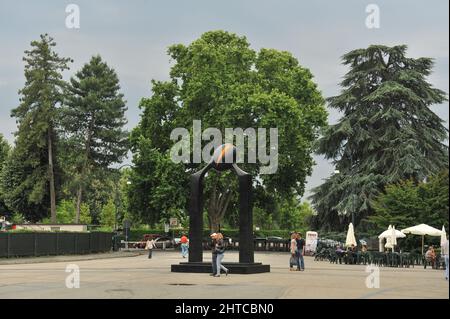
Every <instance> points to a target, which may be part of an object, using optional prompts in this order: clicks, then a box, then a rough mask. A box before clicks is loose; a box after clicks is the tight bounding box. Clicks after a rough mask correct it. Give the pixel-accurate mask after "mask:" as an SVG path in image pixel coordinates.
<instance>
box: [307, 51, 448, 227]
mask: <svg viewBox="0 0 450 319" xmlns="http://www.w3.org/2000/svg"><path fill="white" fill-rule="evenodd" d="M406 50H407V47H406V46H405V45H399V46H393V47H388V46H382V45H372V46H369V47H368V48H366V49H357V50H353V51H351V52H349V53H347V54H345V55H344V56H343V58H342V59H343V64H345V65H347V66H349V67H350V70H349V71H348V73H347V74H346V75H345V77H344V80H343V81H342V82H341V86H342V87H343V90H342V91H341V93H340V95H338V96H334V97H331V98H329V99H328V102H329V106H330V107H332V108H335V109H337V110H339V111H340V112H341V113H342V117H341V119H340V120H339V122H338V123H337V124H335V125H329V126H328V127H327V128H326V129H325V130H324V132H323V135H322V136H321V138H320V139H319V142H318V149H317V152H318V153H319V154H323V155H324V156H325V158H326V159H329V160H331V161H332V163H333V164H334V165H335V167H336V169H337V170H339V172H340V173H339V174H334V175H333V176H331V177H329V178H327V179H326V180H325V182H324V183H323V184H322V185H320V186H319V187H317V188H315V189H314V190H313V195H312V197H311V198H312V202H313V205H314V207H315V209H316V210H317V212H318V215H317V217H316V218H315V220H314V224H315V225H316V226H317V227H320V228H328V229H331V228H333V227H339V226H338V225H340V227H343V225H344V223H347V222H348V221H349V216H350V215H351V214H352V213H354V214H355V215H356V223H358V222H359V221H360V220H361V219H363V218H365V217H367V216H369V215H371V214H372V212H373V208H372V206H371V201H372V200H373V199H374V196H375V195H376V194H377V193H378V192H379V191H380V190H383V188H384V187H385V185H388V184H392V183H396V182H399V181H401V180H404V179H412V180H413V181H414V182H416V183H417V182H419V181H422V180H423V179H424V178H425V177H426V176H428V175H431V174H436V173H438V172H439V171H441V170H443V169H445V168H447V167H448V146H447V145H446V144H445V141H446V140H447V137H448V130H447V129H446V128H445V126H444V125H443V120H442V119H441V118H439V117H438V116H437V115H436V114H435V113H434V112H433V111H431V110H430V106H431V105H434V104H440V103H442V102H444V101H445V100H446V94H445V93H444V92H443V91H441V90H439V89H436V88H434V87H433V86H432V85H431V84H430V83H428V82H427V79H426V77H427V76H428V75H430V74H431V69H432V66H433V61H432V59H430V58H424V57H423V58H409V57H407V56H406Z"/></svg>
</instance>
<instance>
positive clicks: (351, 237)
mask: <svg viewBox="0 0 450 319" xmlns="http://www.w3.org/2000/svg"><path fill="white" fill-rule="evenodd" d="M351 245H355V246H356V245H357V244H356V238H355V231H354V229H353V224H352V223H350V224H349V225H348V231H347V238H346V239H345V246H347V247H348V246H351Z"/></svg>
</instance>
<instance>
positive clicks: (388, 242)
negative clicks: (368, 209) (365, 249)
mask: <svg viewBox="0 0 450 319" xmlns="http://www.w3.org/2000/svg"><path fill="white" fill-rule="evenodd" d="M387 232H388V233H387V236H386V244H385V245H384V247H385V248H390V249H393V248H394V245H393V243H392V225H389V227H388V230H387Z"/></svg>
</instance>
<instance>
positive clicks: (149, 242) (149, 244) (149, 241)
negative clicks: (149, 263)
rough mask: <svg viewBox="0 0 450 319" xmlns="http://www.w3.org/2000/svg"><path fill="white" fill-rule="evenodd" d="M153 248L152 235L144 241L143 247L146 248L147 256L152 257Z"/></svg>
mask: <svg viewBox="0 0 450 319" xmlns="http://www.w3.org/2000/svg"><path fill="white" fill-rule="evenodd" d="M153 248H155V240H154V239H153V237H148V238H147V242H146V243H145V249H146V250H148V258H149V259H151V258H152V254H153Z"/></svg>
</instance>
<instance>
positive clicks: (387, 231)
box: [378, 229, 406, 239]
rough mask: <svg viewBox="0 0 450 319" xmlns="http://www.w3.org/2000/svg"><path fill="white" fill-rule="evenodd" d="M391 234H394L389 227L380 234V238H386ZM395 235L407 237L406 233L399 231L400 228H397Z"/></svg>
mask: <svg viewBox="0 0 450 319" xmlns="http://www.w3.org/2000/svg"><path fill="white" fill-rule="evenodd" d="M389 236H392V234H391V233H390V231H389V229H387V230H385V231H384V232H382V233H381V234H380V235H378V238H379V239H385V238H387V237H389ZM395 237H397V238H405V237H406V235H405V234H403V233H402V232H401V231H399V230H398V229H395Z"/></svg>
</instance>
